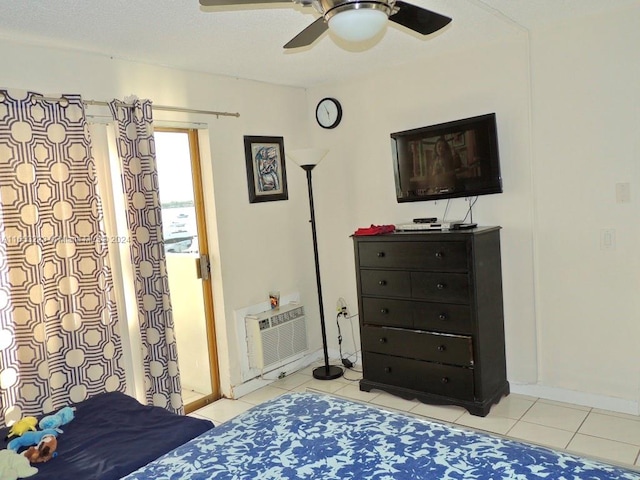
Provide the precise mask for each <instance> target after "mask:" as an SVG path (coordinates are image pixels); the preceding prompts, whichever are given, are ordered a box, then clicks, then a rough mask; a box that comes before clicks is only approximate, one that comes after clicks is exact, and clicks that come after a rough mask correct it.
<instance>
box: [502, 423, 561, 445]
mask: <svg viewBox="0 0 640 480" xmlns="http://www.w3.org/2000/svg"><path fill="white" fill-rule="evenodd" d="M573 435H574V434H573V432H568V431H567V430H560V429H559V428H552V427H545V426H544V425H536V424H535V423H528V422H522V421H520V422H518V423H516V424H515V425H514V426H513V428H512V429H511V430H509V432H508V433H507V436H508V437H511V438H515V439H518V440H524V441H526V442H532V443H537V444H539V445H544V446H545V447H551V448H566V447H567V445H568V444H569V442H570V441H571V438H572V437H573Z"/></svg>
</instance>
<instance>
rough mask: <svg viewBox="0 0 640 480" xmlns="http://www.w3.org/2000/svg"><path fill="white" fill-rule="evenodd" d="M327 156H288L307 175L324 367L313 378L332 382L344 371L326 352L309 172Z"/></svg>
mask: <svg viewBox="0 0 640 480" xmlns="http://www.w3.org/2000/svg"><path fill="white" fill-rule="evenodd" d="M326 154H327V150H323V149H319V148H305V149H300V150H294V151H292V152H290V153H289V154H288V156H289V157H290V158H291V159H292V160H293V161H294V162H295V163H296V164H297V165H299V166H300V167H301V168H302V169H303V170H304V171H305V172H306V173H307V188H308V190H309V211H310V212H311V220H310V222H311V235H312V238H313V256H314V260H315V263H316V284H317V287H318V302H319V304H320V329H321V331H322V349H323V351H324V365H323V366H321V367H318V368H314V369H313V377H314V378H317V379H318V380H333V379H334V378H338V377H341V376H342V374H343V373H344V371H343V370H342V368H341V367H338V366H336V365H329V353H328V351H327V329H326V327H325V323H324V306H323V303H322V283H321V282H320V262H319V260H318V238H317V235H316V216H315V211H314V208H313V186H312V183H311V171H312V170H313V168H314V167H315V166H316V165H317V164H318V163H320V160H322V159H323V158H324V156H325V155H326Z"/></svg>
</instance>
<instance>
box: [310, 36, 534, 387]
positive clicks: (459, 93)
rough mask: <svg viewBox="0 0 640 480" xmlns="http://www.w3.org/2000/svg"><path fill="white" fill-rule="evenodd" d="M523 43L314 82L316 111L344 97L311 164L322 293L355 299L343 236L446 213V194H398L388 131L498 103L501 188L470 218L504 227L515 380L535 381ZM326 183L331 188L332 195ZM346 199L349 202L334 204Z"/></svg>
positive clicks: (453, 211) (461, 212)
mask: <svg viewBox="0 0 640 480" xmlns="http://www.w3.org/2000/svg"><path fill="white" fill-rule="evenodd" d="M526 48H527V46H526V37H525V36H524V35H523V36H522V38H520V39H516V40H514V41H513V42H512V43H500V44H494V45H490V46H485V47H484V48H478V49H472V50H469V51H467V52H464V53H460V54H458V55H456V56H455V57H448V58H440V59H437V61H434V60H433V59H427V60H425V61H422V62H420V63H416V64H415V65H412V66H407V67H404V68H394V69H389V70H388V71H386V72H384V73H382V74H380V75H376V76H368V77H367V78H361V79H357V80H356V81H354V82H345V83H343V84H336V85H331V86H325V87H320V88H318V89H314V90H311V91H310V92H309V109H310V110H311V111H313V107H314V102H315V101H317V99H319V98H322V97H323V96H325V95H330V96H335V97H336V98H338V99H340V100H341V101H342V103H343V107H344V120H343V123H342V124H341V125H340V126H339V127H338V128H337V129H335V130H334V131H330V132H322V131H320V129H319V128H317V129H316V130H317V133H316V134H315V135H314V139H313V141H314V142H316V144H317V146H324V145H332V147H331V152H330V153H329V158H328V161H327V164H321V166H320V167H318V169H317V170H318V182H317V185H318V190H319V191H320V192H322V193H321V194H320V195H319V197H320V198H321V199H322V200H324V202H326V205H322V204H321V207H323V208H321V207H319V209H320V215H321V217H320V219H319V224H320V225H322V226H323V229H325V230H323V233H325V232H326V227H327V226H328V225H331V228H330V231H332V232H333V234H332V236H331V238H330V239H327V238H324V239H323V241H324V243H323V247H324V249H325V250H329V251H332V258H331V259H330V260H328V259H327V258H326V256H323V257H322V261H323V262H324V264H327V266H326V268H325V270H332V273H333V275H334V277H333V279H332V281H329V282H325V283H326V285H327V291H328V297H329V298H337V297H338V296H344V297H345V298H347V300H348V302H349V304H350V305H351V306H352V308H355V306H356V293H355V267H354V262H353V251H352V247H351V240H350V239H349V238H348V236H349V235H350V234H351V233H353V232H354V231H355V230H356V229H357V228H358V227H364V226H369V225H370V224H392V223H400V222H404V221H410V220H411V219H412V218H415V217H425V216H437V217H438V218H442V216H443V214H444V209H445V206H446V202H443V201H441V202H437V203H435V202H416V203H411V204H407V203H404V204H398V203H397V202H396V199H395V187H394V181H393V167H392V161H391V147H390V141H389V134H390V133H391V132H395V131H399V130H405V129H409V128H415V127H421V126H425V125H431V124H436V123H441V122H444V121H449V120H456V119H460V118H466V117H471V116H474V115H480V114H484V113H490V112H496V115H497V119H498V129H499V132H500V139H499V140H500V145H499V148H500V155H501V160H502V175H503V183H504V193H503V194H502V195H491V196H485V197H481V198H480V199H479V201H478V202H477V204H476V206H475V207H474V222H477V223H479V224H482V225H501V226H502V227H503V230H502V233H501V236H502V252H503V275H504V290H505V311H506V316H507V319H508V321H507V324H506V333H507V338H508V344H507V357H508V362H507V363H508V370H509V371H508V374H509V378H510V379H512V380H514V381H520V382H535V380H536V378H537V373H536V341H535V316H534V312H535V307H534V302H533V291H534V289H533V285H534V283H533V264H532V255H533V253H532V229H533V227H532V202H533V201H532V195H531V179H530V171H531V165H530V156H531V155H530V145H529V135H528V131H529V90H528V70H527V60H528V57H527V54H526V52H527V50H526ZM434 65H437V68H434ZM329 172H331V173H329ZM321 174H322V175H323V176H324V178H320V177H321ZM331 190H335V191H336V192H337V193H336V194H335V195H333V196H332V195H330V193H329V192H330V191H331ZM345 203H346V204H348V205H349V206H350V208H348V209H344V208H339V207H340V205H341V204H345ZM467 206H468V204H467V202H466V201H465V200H464V199H454V200H452V201H451V206H450V210H449V214H448V218H449V219H461V218H463V217H464V216H465V212H466V208H467ZM320 215H319V216H320ZM338 252H339V253H338ZM323 267H325V265H323ZM340 271H343V273H342V274H341V272H340Z"/></svg>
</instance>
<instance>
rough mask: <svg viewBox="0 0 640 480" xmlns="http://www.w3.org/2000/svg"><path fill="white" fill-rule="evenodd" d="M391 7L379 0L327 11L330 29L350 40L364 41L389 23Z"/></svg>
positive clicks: (346, 5)
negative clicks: (378, 0)
mask: <svg viewBox="0 0 640 480" xmlns="http://www.w3.org/2000/svg"><path fill="white" fill-rule="evenodd" d="M390 10H391V9H390V8H389V7H388V6H387V5H385V4H381V3H377V2H354V3H347V4H343V5H340V6H339V7H337V8H335V9H334V10H333V11H331V12H327V15H326V17H327V23H328V25H329V29H330V30H331V31H332V32H333V33H335V34H336V35H337V36H338V37H340V38H342V39H343V40H347V41H349V42H363V41H365V40H370V39H372V38H373V37H375V36H376V35H378V34H379V33H380V32H381V31H382V29H383V28H384V27H385V25H386V24H387V20H388V18H389V13H390Z"/></svg>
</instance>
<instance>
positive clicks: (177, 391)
mask: <svg viewBox="0 0 640 480" xmlns="http://www.w3.org/2000/svg"><path fill="white" fill-rule="evenodd" d="M129 105H130V104H129ZM109 107H110V108H111V113H112V115H113V118H114V119H115V120H116V123H117V125H116V126H117V133H116V139H117V146H118V155H119V157H120V162H121V165H122V186H123V190H124V193H125V197H126V198H125V202H126V205H127V212H126V213H127V215H126V217H127V226H128V228H129V234H130V238H131V243H130V252H131V263H132V264H133V271H134V280H135V290H136V299H137V304H138V321H139V323H140V333H141V337H142V348H143V352H142V356H143V359H144V371H145V392H146V400H147V403H149V404H151V405H156V406H160V407H163V408H166V409H167V410H169V411H172V412H176V413H183V412H184V408H183V404H182V394H181V388H180V374H179V371H178V351H177V346H176V342H175V338H174V327H173V314H172V311H171V302H170V298H169V280H168V277H167V268H166V260H165V252H164V240H163V236H162V216H161V207H160V198H159V193H158V172H157V167H156V157H155V141H154V138H153V117H152V112H151V102H150V101H148V100H144V101H140V100H135V101H134V103H133V107H131V106H128V105H124V104H123V103H122V102H120V101H117V100H114V101H112V102H111V103H110V104H109Z"/></svg>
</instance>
